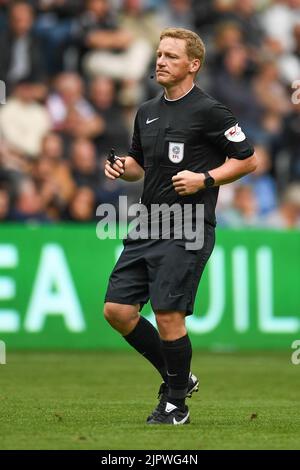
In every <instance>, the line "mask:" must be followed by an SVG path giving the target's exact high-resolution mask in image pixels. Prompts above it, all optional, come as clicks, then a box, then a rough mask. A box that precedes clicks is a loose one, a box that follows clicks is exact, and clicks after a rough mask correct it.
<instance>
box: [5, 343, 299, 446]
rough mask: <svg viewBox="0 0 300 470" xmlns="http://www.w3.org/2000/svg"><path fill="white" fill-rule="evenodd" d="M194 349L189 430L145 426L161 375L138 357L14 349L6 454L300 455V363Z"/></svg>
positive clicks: (286, 356)
mask: <svg viewBox="0 0 300 470" xmlns="http://www.w3.org/2000/svg"><path fill="white" fill-rule="evenodd" d="M290 356H291V354H290V351H287V352H285V353H275V352H268V353H267V352H266V353H262V352H261V353H258V352H255V353H230V354H229V353H218V354H213V353H207V352H200V351H197V352H194V356H193V367H192V370H193V372H194V373H196V374H197V375H199V377H200V380H201V388H200V391H199V392H198V393H196V394H194V396H193V398H192V399H189V400H188V405H189V406H190V412H191V424H190V425H188V426H178V427H175V426H174V427H172V426H158V427H156V426H147V425H146V424H145V419H146V417H147V415H148V413H149V412H150V411H151V410H152V409H153V407H154V406H155V404H156V393H157V389H158V386H159V383H160V379H159V377H158V375H157V374H156V372H155V371H153V370H152V368H151V367H150V365H148V363H147V361H146V360H144V359H143V358H142V357H140V356H139V355H138V354H136V353H135V352H111V353H110V352H56V353H51V352H41V353H37V352H14V353H12V352H11V353H9V352H8V355H7V364H6V365H0V448H1V449H107V450H113V449H121V450H122V449H146V450H148V449H156V450H160V449H167V450H176V449H182V450H185V449H192V450H205V449H300V406H299V393H300V392H299V390H300V365H299V366H295V365H292V363H291V361H290Z"/></svg>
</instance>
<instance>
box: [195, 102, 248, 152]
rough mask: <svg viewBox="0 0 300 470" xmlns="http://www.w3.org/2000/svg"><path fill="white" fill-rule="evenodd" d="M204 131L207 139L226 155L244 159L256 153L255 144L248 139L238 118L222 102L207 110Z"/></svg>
mask: <svg viewBox="0 0 300 470" xmlns="http://www.w3.org/2000/svg"><path fill="white" fill-rule="evenodd" d="M204 133H205V135H206V137H207V139H208V140H210V141H211V142H212V143H213V144H214V145H216V146H217V147H218V148H219V149H220V150H221V152H222V154H223V155H224V157H232V158H237V159H239V160H243V159H245V158H248V157H251V155H253V153H254V148H253V145H252V144H251V143H250V142H249V141H248V139H247V136H246V135H245V133H244V131H243V129H242V128H241V127H240V126H239V123H238V122H237V119H236V118H235V117H234V115H233V114H232V112H231V111H230V110H229V109H228V108H226V106H224V105H222V104H221V103H216V104H214V105H213V106H212V107H211V108H210V110H209V111H208V112H207V114H206V118H205V124H204Z"/></svg>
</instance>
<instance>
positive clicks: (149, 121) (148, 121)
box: [146, 117, 159, 124]
mask: <svg viewBox="0 0 300 470" xmlns="http://www.w3.org/2000/svg"><path fill="white" fill-rule="evenodd" d="M157 119H159V117H157V118H154V119H149V118H147V121H146V124H151V122H154V121H157Z"/></svg>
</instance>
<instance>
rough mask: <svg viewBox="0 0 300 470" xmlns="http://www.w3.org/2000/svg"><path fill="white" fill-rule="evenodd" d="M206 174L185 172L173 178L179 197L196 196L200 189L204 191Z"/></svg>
mask: <svg viewBox="0 0 300 470" xmlns="http://www.w3.org/2000/svg"><path fill="white" fill-rule="evenodd" d="M204 178H205V176H204V174H203V173H194V172H193V171H189V170H183V171H180V172H179V173H177V175H175V176H173V178H172V181H173V186H174V189H175V191H176V192H177V193H178V194H179V196H189V195H190V194H195V193H197V192H198V191H200V189H204V187H205V186H204Z"/></svg>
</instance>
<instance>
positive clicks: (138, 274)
mask: <svg viewBox="0 0 300 470" xmlns="http://www.w3.org/2000/svg"><path fill="white" fill-rule="evenodd" d="M123 243H124V250H123V252H122V253H121V256H120V258H119V260H118V261H117V263H116V265H115V267H114V270H113V272H112V273H111V275H110V278H109V283H108V288H107V292H106V296H105V302H114V303H119V304H127V305H136V304H140V310H142V308H143V306H144V305H145V304H146V303H147V302H148V300H149V299H150V302H151V306H152V309H153V311H156V310H176V311H183V312H185V313H186V315H191V314H192V313H193V309H194V301H195V297H196V293H197V288H198V284H199V282H200V279H201V276H202V273H203V270H204V268H205V265H206V263H207V261H208V259H209V257H210V255H211V253H212V251H213V248H214V244H215V228H214V227H213V226H212V225H209V224H205V232H204V245H203V248H202V249H201V250H186V247H185V241H184V240H174V239H170V240H135V241H134V240H127V239H125V240H124V241H123Z"/></svg>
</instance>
